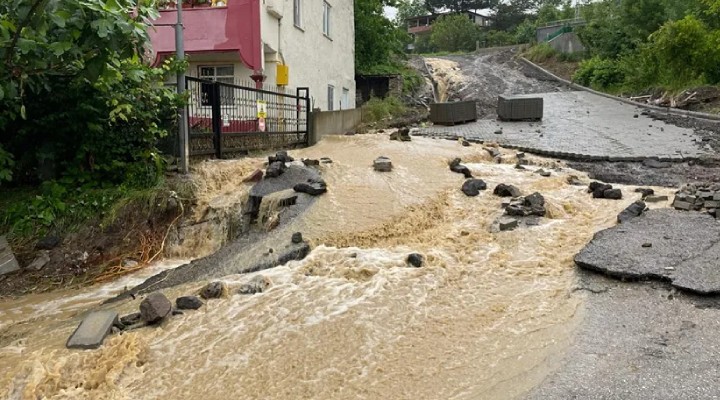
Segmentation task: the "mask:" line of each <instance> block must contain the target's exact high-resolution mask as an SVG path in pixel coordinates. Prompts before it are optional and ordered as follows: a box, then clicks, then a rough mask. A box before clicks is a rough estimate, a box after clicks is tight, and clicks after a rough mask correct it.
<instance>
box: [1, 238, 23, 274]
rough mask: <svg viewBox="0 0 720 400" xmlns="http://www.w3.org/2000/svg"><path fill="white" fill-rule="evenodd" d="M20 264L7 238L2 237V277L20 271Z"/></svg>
mask: <svg viewBox="0 0 720 400" xmlns="http://www.w3.org/2000/svg"><path fill="white" fill-rule="evenodd" d="M19 269H20V264H18V262H17V260H16V259H15V254H13V252H12V249H11V248H10V244H9V243H8V241H7V239H5V236H0V275H5V274H9V273H11V272H15V271H18V270H19Z"/></svg>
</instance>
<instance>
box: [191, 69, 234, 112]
mask: <svg viewBox="0 0 720 400" xmlns="http://www.w3.org/2000/svg"><path fill="white" fill-rule="evenodd" d="M198 75H199V76H200V79H207V80H211V81H216V82H220V83H228V84H231V85H232V84H233V83H235V67H234V66H233V65H208V66H199V67H198ZM210 87H211V85H209V84H202V85H201V86H200V90H201V100H200V103H201V104H202V105H204V106H210V105H212V102H211V101H210V90H211V88H210ZM232 96H233V90H232V88H221V89H220V97H221V98H223V100H225V101H228V100H229V101H233V99H232Z"/></svg>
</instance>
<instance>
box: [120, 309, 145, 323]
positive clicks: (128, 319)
mask: <svg viewBox="0 0 720 400" xmlns="http://www.w3.org/2000/svg"><path fill="white" fill-rule="evenodd" d="M142 320H143V319H142V314H140V313H139V312H136V313H132V314H128V315H125V316H123V317H122V318H120V324H122V325H123V326H124V327H128V326H131V325H135V324H137V323H140V322H142Z"/></svg>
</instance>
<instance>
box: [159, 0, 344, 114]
mask: <svg viewBox="0 0 720 400" xmlns="http://www.w3.org/2000/svg"><path fill="white" fill-rule="evenodd" d="M176 19H177V11H176V9H175V3H174V2H164V4H163V5H162V6H161V10H160V17H159V18H158V19H157V20H156V21H155V25H156V26H155V27H154V28H153V29H152V30H151V31H150V38H151V40H152V45H153V52H154V58H155V62H156V63H159V62H160V61H161V60H162V59H163V58H165V57H170V56H173V55H174V54H175V36H174V35H175V33H174V30H173V27H172V26H171V25H172V24H174V23H175V21H176ZM183 22H184V26H185V30H184V41H185V52H186V54H187V59H188V61H189V69H188V75H189V76H192V77H197V78H204V79H212V80H216V81H219V82H224V83H233V84H238V85H245V86H248V85H253V86H254V85H258V86H261V85H262V87H272V88H273V89H275V87H276V86H277V87H279V90H287V91H288V92H294V90H295V89H294V88H297V87H308V88H309V89H310V96H311V97H312V99H313V104H312V105H311V106H312V107H313V108H319V109H321V110H339V109H348V108H354V107H355V80H354V77H355V27H354V16H353V2H352V1H351V0H325V1H323V0H225V1H220V0H193V1H191V2H189V3H188V2H186V3H185V4H184V6H183Z"/></svg>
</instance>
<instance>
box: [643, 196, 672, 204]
mask: <svg viewBox="0 0 720 400" xmlns="http://www.w3.org/2000/svg"><path fill="white" fill-rule="evenodd" d="M668 200H669V198H668V196H664V195H663V196H655V195H650V196H647V197H645V202H647V203H660V202H663V201H668Z"/></svg>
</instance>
